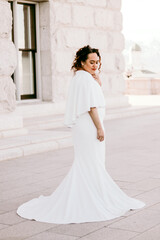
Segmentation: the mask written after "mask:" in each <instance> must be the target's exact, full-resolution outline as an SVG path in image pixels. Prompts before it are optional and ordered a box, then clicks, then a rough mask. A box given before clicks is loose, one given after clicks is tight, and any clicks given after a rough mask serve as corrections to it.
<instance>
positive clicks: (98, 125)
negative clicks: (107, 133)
mask: <svg viewBox="0 0 160 240" xmlns="http://www.w3.org/2000/svg"><path fill="white" fill-rule="evenodd" d="M88 113H89V115H90V116H91V118H92V121H93V123H94V125H95V127H96V128H97V139H99V141H100V142H102V141H103V140H104V131H103V128H102V125H101V122H100V120H99V116H98V111H97V108H96V107H93V108H90V111H89V112H88Z"/></svg>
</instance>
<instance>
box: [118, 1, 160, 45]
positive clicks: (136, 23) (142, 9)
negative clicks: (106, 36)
mask: <svg viewBox="0 0 160 240" xmlns="http://www.w3.org/2000/svg"><path fill="white" fill-rule="evenodd" d="M121 11H122V14H123V34H124V35H125V38H126V39H127V40H134V41H136V40H138V41H143V42H150V41H152V40H153V39H156V40H160V0H122V10H121Z"/></svg>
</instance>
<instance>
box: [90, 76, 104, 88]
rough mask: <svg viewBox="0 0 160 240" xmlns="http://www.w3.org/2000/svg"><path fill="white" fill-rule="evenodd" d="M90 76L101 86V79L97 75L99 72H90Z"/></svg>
mask: <svg viewBox="0 0 160 240" xmlns="http://www.w3.org/2000/svg"><path fill="white" fill-rule="evenodd" d="M92 77H93V78H94V79H95V80H96V81H97V82H98V84H99V85H100V86H102V82H101V79H100V77H99V74H97V73H94V74H92Z"/></svg>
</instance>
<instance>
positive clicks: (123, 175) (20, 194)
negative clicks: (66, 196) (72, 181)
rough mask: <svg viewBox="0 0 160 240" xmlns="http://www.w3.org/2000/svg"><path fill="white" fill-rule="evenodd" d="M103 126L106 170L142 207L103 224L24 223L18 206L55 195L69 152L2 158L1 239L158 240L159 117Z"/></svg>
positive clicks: (115, 122)
mask: <svg viewBox="0 0 160 240" xmlns="http://www.w3.org/2000/svg"><path fill="white" fill-rule="evenodd" d="M105 127H106V168H107V170H108V172H109V173H110V175H111V176H112V178H113V179H114V180H115V181H116V182H117V184H118V185H119V186H120V187H121V188H122V189H123V190H124V191H125V192H126V193H127V194H128V195H130V196H134V197H136V198H138V199H141V200H143V201H144V202H146V207H145V208H143V209H141V210H136V211H131V212H128V213H127V214H125V215H124V216H122V217H120V218H117V219H115V220H112V221H105V222H95V223H83V224H68V225H56V224H46V223H40V222H36V221H29V220H25V219H23V218H20V217H19V216H18V215H16V209H17V207H18V206H19V205H20V204H22V203H23V202H25V201H27V200H30V199H32V198H34V197H38V196H39V195H41V194H43V195H49V194H51V193H52V192H53V191H54V189H55V188H56V186H57V185H58V184H59V183H60V182H61V180H62V179H63V177H64V176H65V175H66V174H67V172H68V170H69V168H70V166H71V164H72V161H73V148H67V149H63V150H57V151H53V152H48V153H43V154H37V155H33V156H28V157H23V158H18V159H12V160H6V161H2V162H0V192H1V193H0V240H2V239H3V240H22V239H27V240H77V239H82V240H105V239H106V240H128V239H133V240H159V239H160V113H157V114H151V115H144V116H138V117H132V118H125V119H117V120H110V121H106V122H105Z"/></svg>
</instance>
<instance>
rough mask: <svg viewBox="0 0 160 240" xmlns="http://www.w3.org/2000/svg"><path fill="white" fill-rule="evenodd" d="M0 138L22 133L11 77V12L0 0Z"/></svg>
mask: <svg viewBox="0 0 160 240" xmlns="http://www.w3.org/2000/svg"><path fill="white" fill-rule="evenodd" d="M0 23H1V24H0V138H1V137H6V136H13V135H17V134H18V133H20V132H21V133H22V132H23V131H21V130H22V127H23V121H22V117H20V116H16V115H15V114H14V110H15V107H16V98H15V91H16V88H15V84H14V83H13V79H12V78H11V75H12V74H13V72H14V70H15V68H16V62H17V54H16V49H15V46H14V44H13V42H12V41H11V37H10V36H11V29H12V12H11V10H10V6H9V3H8V2H7V1H5V0H0Z"/></svg>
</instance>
